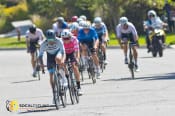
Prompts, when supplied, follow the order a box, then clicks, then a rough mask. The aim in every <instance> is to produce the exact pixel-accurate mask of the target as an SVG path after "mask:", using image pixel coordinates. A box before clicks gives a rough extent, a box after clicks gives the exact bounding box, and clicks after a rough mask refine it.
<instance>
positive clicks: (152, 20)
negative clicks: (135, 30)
mask: <svg viewBox="0 0 175 116" xmlns="http://www.w3.org/2000/svg"><path fill="white" fill-rule="evenodd" d="M147 15H148V20H147V21H146V22H145V23H144V30H145V31H146V42H147V48H148V52H150V51H151V42H150V38H149V34H150V31H152V30H153V29H155V28H159V29H163V27H164V26H167V24H165V23H164V22H163V21H162V20H161V19H160V18H159V17H158V16H157V14H156V12H155V11H154V10H149V11H148V14H147ZM162 39H163V40H162V42H163V43H165V36H164V37H163V38H162Z"/></svg>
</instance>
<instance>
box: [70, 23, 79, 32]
mask: <svg viewBox="0 0 175 116" xmlns="http://www.w3.org/2000/svg"><path fill="white" fill-rule="evenodd" d="M69 28H70V31H73V30H78V29H79V24H78V23H77V22H73V23H72V24H71V25H70V27H69Z"/></svg>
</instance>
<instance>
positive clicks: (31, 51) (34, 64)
mask: <svg viewBox="0 0 175 116" xmlns="http://www.w3.org/2000/svg"><path fill="white" fill-rule="evenodd" d="M29 51H30V56H31V64H32V68H33V76H34V77H36V70H35V67H36V57H37V56H35V55H36V54H35V52H36V47H35V45H34V44H33V43H30V47H29Z"/></svg>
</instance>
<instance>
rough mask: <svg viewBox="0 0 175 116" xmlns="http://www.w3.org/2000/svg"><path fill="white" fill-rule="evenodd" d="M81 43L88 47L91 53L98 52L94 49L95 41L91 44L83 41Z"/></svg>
mask: <svg viewBox="0 0 175 116" xmlns="http://www.w3.org/2000/svg"><path fill="white" fill-rule="evenodd" d="M80 43H81V44H83V45H86V46H87V47H88V49H89V50H90V52H91V53H95V52H96V50H95V48H94V42H93V41H91V42H87V41H82V42H80Z"/></svg>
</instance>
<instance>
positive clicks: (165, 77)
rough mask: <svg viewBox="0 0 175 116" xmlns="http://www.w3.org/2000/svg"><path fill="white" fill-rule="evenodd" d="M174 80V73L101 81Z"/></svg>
mask: <svg viewBox="0 0 175 116" xmlns="http://www.w3.org/2000/svg"><path fill="white" fill-rule="evenodd" d="M172 79H175V73H166V74H161V75H155V76H145V77H136V78H135V79H132V78H131V77H129V78H118V79H117V78H116V79H114V78H113V79H107V80H102V81H128V80H143V81H152V80H172Z"/></svg>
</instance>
